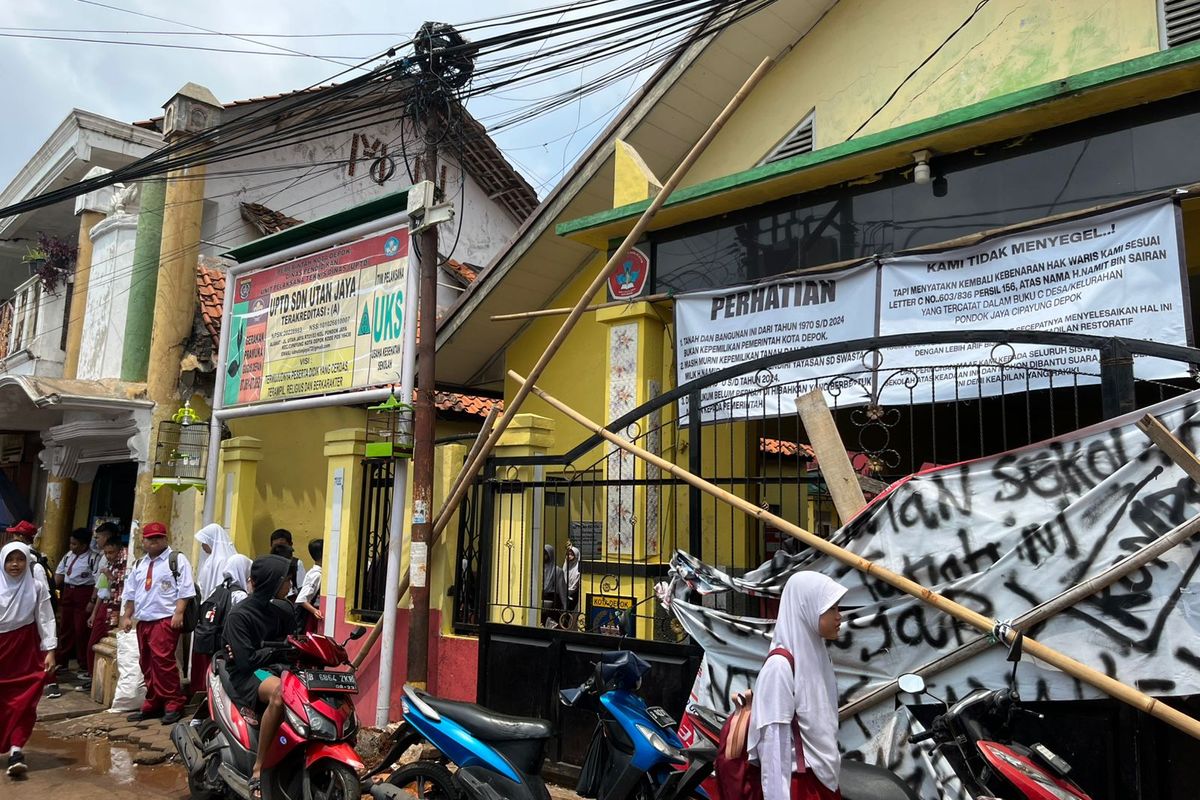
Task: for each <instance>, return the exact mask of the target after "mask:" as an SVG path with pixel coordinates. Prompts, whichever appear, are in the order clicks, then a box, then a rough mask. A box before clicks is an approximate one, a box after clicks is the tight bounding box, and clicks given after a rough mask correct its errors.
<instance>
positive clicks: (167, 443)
mask: <svg viewBox="0 0 1200 800" xmlns="http://www.w3.org/2000/svg"><path fill="white" fill-rule="evenodd" d="M207 466H208V423H207V422H201V421H200V418H199V417H198V416H197V415H196V412H195V411H193V410H192V407H191V404H190V403H184V404H183V408H181V409H179V410H178V411H176V412H175V416H174V417H172V418H171V419H170V420H164V421H163V422H161V423H159V426H158V446H157V448H156V449H155V452H154V475H153V477H152V479H151V484H150V485H151V488H152V489H153V491H156V492H157V491H158V490H159V489H161V488H163V487H164V486H165V487H167V488H168V489H171V490H173V491H176V492H186V491H187V490H188V489H199V490H200V491H202V492H203V491H204V489H205V480H204V475H205V470H206V468H207Z"/></svg>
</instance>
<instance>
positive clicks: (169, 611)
mask: <svg viewBox="0 0 1200 800" xmlns="http://www.w3.org/2000/svg"><path fill="white" fill-rule="evenodd" d="M142 547H143V548H144V549H145V551H146V555H144V556H142V557H141V558H139V559H138V560H137V563H136V564H134V565H133V569H131V570H130V571H129V573H128V575H127V576H126V578H125V609H124V612H123V614H122V616H121V629H122V630H125V631H128V630H130V629H132V628H133V623H134V622H135V621H136V622H137V639H138V653H139V659H138V660H139V662H140V663H141V667H142V676H143V677H144V678H145V680H146V702H144V703H143V704H142V710H141V711H137V712H135V713H133V714H130V715H129V720H130V721H131V722H140V721H141V720H143V719H156V718H158V717H162V721H163V724H164V725H173V724H174V723H176V722H178V721H179V719H180V717H181V716H182V715H183V706H184V703H185V702H186V701H187V698H186V696H185V695H184V693H183V688H182V687H181V686H180V682H179V668H178V667H177V666H176V663H175V649H176V647H177V646H178V645H179V635H180V631H181V630H182V629H183V614H184V610H185V608H186V607H187V601H188V600H189V599H190V598H191V597H193V596H195V594H196V586H195V582H194V580H193V578H192V566H191V564H189V563H188V561H187V558H186V557H184V555H183V553H178V554H176V555H175V559H176V570H174V571H173V570H172V569H171V554H172V551H171V548H170V546H169V545H168V544H167V527H166V526H165V525H163V524H162V523H161V522H149V523H147V524H146V525H145V527H143V528H142ZM176 573H177V574H176Z"/></svg>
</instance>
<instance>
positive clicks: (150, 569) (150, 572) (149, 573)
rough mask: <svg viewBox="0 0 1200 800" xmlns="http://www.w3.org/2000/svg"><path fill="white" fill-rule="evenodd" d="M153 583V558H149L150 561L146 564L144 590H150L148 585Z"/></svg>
mask: <svg viewBox="0 0 1200 800" xmlns="http://www.w3.org/2000/svg"><path fill="white" fill-rule="evenodd" d="M153 585H154V559H153V558H152V559H150V563H149V564H148V565H147V566H146V591H147V592H148V591H150V587H151V586H153Z"/></svg>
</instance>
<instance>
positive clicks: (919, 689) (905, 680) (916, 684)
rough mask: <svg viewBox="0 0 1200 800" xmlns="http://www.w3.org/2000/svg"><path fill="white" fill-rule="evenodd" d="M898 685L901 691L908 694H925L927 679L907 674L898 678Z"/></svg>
mask: <svg viewBox="0 0 1200 800" xmlns="http://www.w3.org/2000/svg"><path fill="white" fill-rule="evenodd" d="M896 685H897V686H899V687H900V691H902V692H906V693H908V694H924V693H925V679H924V678H922V677H921V676H920V675H917V674H916V673H913V672H906V673H905V674H903V675H901V676H900V677H899V678H897V679H896Z"/></svg>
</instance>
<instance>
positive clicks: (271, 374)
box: [223, 228, 408, 406]
mask: <svg viewBox="0 0 1200 800" xmlns="http://www.w3.org/2000/svg"><path fill="white" fill-rule="evenodd" d="M407 270H408V230H407V229H406V228H397V229H396V230H392V231H388V232H386V233H381V234H379V235H376V236H371V237H369V238H366V239H360V240H359V241H356V242H351V243H349V244H346V245H340V246H338V247H333V248H330V249H328V250H323V251H321V252H319V253H314V254H313V255H309V256H304V257H303V258H297V259H294V260H292V261H288V262H286V263H283V264H279V265H277V266H273V267H267V268H266V269H262V270H258V271H256V272H252V273H250V274H248V275H242V276H240V277H238V278H236V279H235V280H234V281H233V287H232V291H233V292H234V297H233V313H232V315H231V319H230V320H229V324H230V326H231V327H230V331H229V346H228V354H227V356H226V359H225V364H224V365H223V367H224V369H225V371H226V379H225V397H224V402H225V405H226V406H235V405H244V404H247V403H257V402H260V401H266V400H287V399H291V398H295V397H304V396H307V395H320V394H330V393H333V392H342V391H346V390H349V389H361V388H364V387H368V386H379V385H383V384H387V383H392V382H398V381H399V376H400V366H401V362H402V361H403V350H404V326H405V325H406V324H407V319H406V317H405V310H406V308H407V306H406V301H405V297H404V286H405V276H406V274H407Z"/></svg>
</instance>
